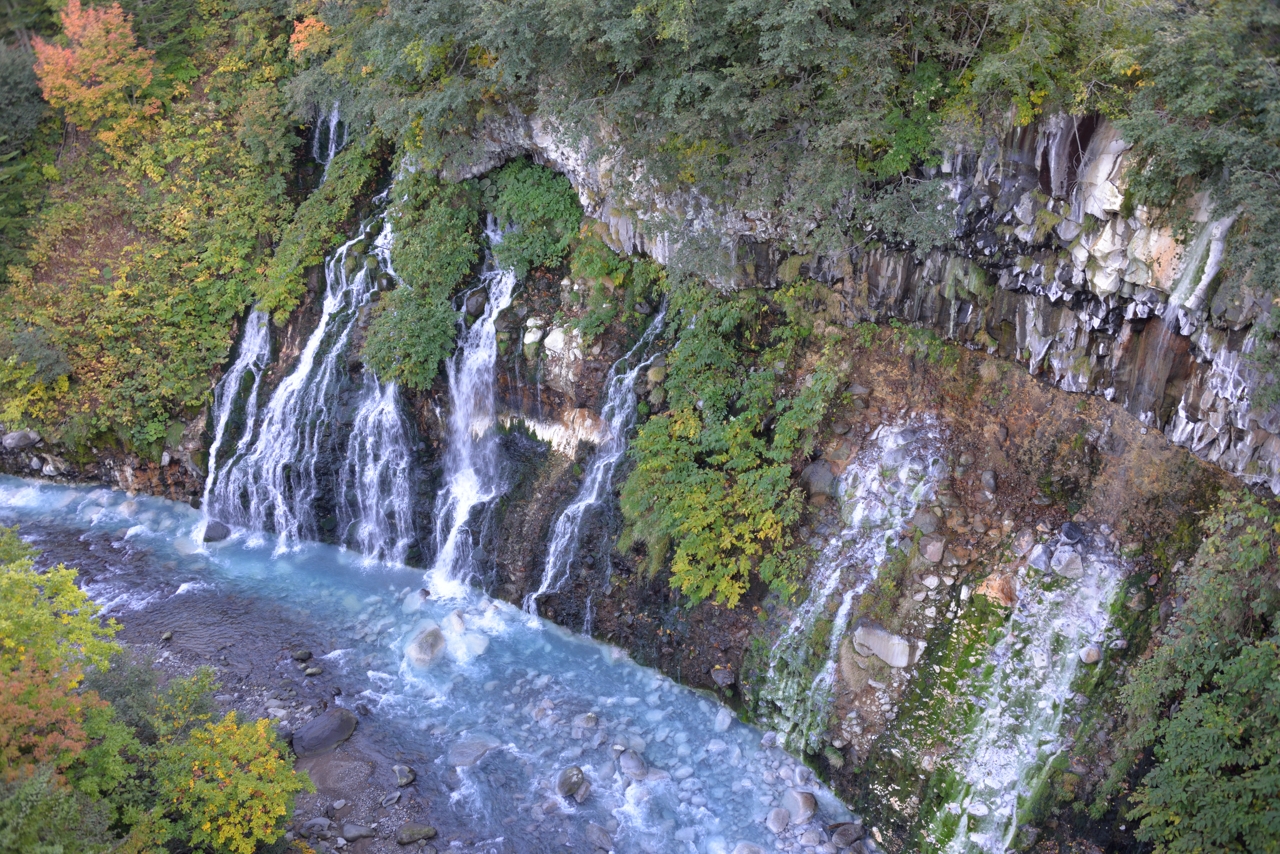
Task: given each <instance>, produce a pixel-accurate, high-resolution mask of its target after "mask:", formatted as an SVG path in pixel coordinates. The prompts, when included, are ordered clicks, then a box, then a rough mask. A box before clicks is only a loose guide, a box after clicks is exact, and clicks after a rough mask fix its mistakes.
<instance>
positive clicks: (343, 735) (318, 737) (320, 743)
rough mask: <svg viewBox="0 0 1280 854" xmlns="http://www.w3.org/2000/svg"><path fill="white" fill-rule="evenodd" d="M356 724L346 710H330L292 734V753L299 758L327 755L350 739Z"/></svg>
mask: <svg viewBox="0 0 1280 854" xmlns="http://www.w3.org/2000/svg"><path fill="white" fill-rule="evenodd" d="M357 723H358V719H357V718H356V716H355V715H354V714H352V713H351V712H349V711H347V710H346V709H330V710H329V711H327V712H325V713H324V714H322V715H320V716H318V717H316V718H313V719H312V720H310V721H308V722H307V723H306V724H304V725H303V727H302V728H301V729H299V730H298V731H297V732H296V733H294V734H293V751H294V753H296V754H298V756H299V757H307V756H318V755H320V754H321V753H327V752H328V751H330V750H333V749H334V748H335V747H337V746H338V745H339V744H341V743H342V742H344V741H346V740H347V739H348V738H350V737H351V734H352V733H353V732H355V731H356V724H357Z"/></svg>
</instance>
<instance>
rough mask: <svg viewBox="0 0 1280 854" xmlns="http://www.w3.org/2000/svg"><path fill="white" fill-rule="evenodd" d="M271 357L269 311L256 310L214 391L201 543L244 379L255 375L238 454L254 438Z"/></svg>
mask: <svg viewBox="0 0 1280 854" xmlns="http://www.w3.org/2000/svg"><path fill="white" fill-rule="evenodd" d="M270 358H271V333H270V325H269V323H268V318H267V315H266V313H265V312H261V311H258V310H256V309H255V310H253V311H251V312H249V317H248V318H247V319H246V320H245V323H244V334H243V335H241V336H240V352H239V353H238V354H237V355H236V360H235V361H234V362H232V363H231V367H230V368H228V369H227V372H226V373H225V374H223V375H222V379H221V380H219V381H218V384H217V385H216V386H214V389H213V424H214V427H213V442H212V443H211V444H210V445H209V464H208V468H209V470H208V474H206V475H205V479H204V494H203V497H202V499H201V503H200V506H201V508H203V509H204V511H205V512H204V513H203V514H202V518H201V521H200V530H199V531H198V537H197V540H196V541H197V542H200V541H202V540H203V539H204V531H205V528H206V527H207V526H208V523H209V514H208V507H209V498H210V493H211V492H212V491H213V484H214V481H215V480H216V479H217V474H218V452H219V451H221V450H222V442H223V439H225V438H226V433H227V428H228V427H229V426H230V424H231V416H232V413H233V412H234V411H235V408H236V402H237V401H239V400H240V399H241V393H242V390H243V387H244V379H245V377H246V376H247V375H252V376H253V385H252V386H251V387H250V388H249V392H248V394H247V395H245V396H244V401H245V404H244V416H243V420H244V426H243V427H242V429H241V431H240V439H239V440H238V441H237V443H236V453H239V452H241V451H243V450H244V448H245V446H246V445H247V444H248V442H249V441H250V440H251V439H252V437H253V427H254V422H255V421H256V420H257V417H258V386H259V384H260V383H261V382H262V374H263V373H264V371H265V369H266V367H267V363H268V361H269V360H270Z"/></svg>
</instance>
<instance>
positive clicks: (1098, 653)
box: [1080, 643, 1102, 664]
mask: <svg viewBox="0 0 1280 854" xmlns="http://www.w3.org/2000/svg"><path fill="white" fill-rule="evenodd" d="M1080 660H1081V661H1083V662H1084V663H1085V664H1097V663H1098V662H1099V661H1101V660H1102V647H1100V646H1098V645H1097V644H1096V643H1091V644H1089V645H1088V646H1086V647H1085V648H1084V649H1082V650H1080Z"/></svg>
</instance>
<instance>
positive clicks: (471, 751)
mask: <svg viewBox="0 0 1280 854" xmlns="http://www.w3.org/2000/svg"><path fill="white" fill-rule="evenodd" d="M501 745H502V742H500V741H498V739H496V738H494V737H493V736H491V735H489V734H487V733H476V734H474V735H471V736H469V737H467V738H464V739H463V740H462V741H457V742H454V744H453V746H452V747H450V748H449V764H450V765H453V766H456V767H460V768H466V767H469V766H471V765H475V764H476V763H477V762H479V761H480V760H481V759H483V758H484V755H485V754H486V753H488V752H489V751H490V750H493V749H494V748H495V747H500V746H501Z"/></svg>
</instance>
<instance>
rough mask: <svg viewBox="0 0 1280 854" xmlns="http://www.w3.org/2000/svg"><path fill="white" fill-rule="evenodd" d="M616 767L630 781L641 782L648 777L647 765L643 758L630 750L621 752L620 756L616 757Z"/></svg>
mask: <svg viewBox="0 0 1280 854" xmlns="http://www.w3.org/2000/svg"><path fill="white" fill-rule="evenodd" d="M618 767H619V768H621V769H622V773H623V774H626V775H627V776H628V777H630V778H631V779H632V780H643V779H644V778H645V777H648V776H649V765H648V763H646V762H645V761H644V757H643V756H641V755H640V754H639V753H636V752H635V751H634V750H631V749H630V748H628V749H626V750H624V751H622V755H621V756H619V757H618Z"/></svg>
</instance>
